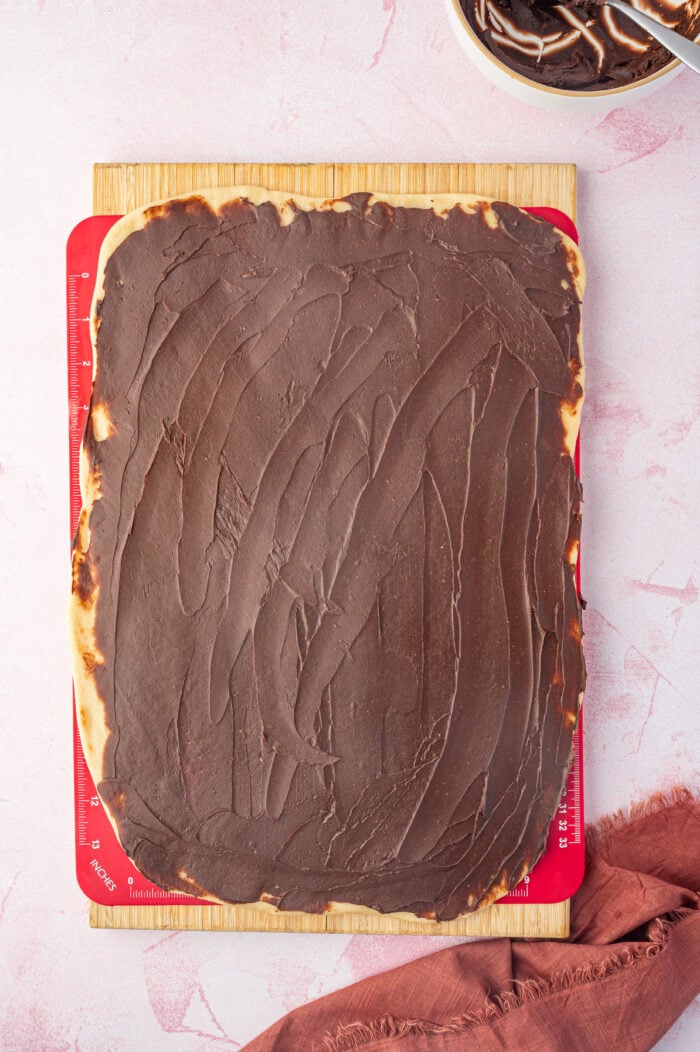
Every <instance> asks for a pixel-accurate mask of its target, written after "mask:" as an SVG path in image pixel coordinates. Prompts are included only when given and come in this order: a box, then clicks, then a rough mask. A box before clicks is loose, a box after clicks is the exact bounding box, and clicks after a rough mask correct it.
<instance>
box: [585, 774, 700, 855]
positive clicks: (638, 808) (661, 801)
mask: <svg viewBox="0 0 700 1052" xmlns="http://www.w3.org/2000/svg"><path fill="white" fill-rule="evenodd" d="M683 804H685V805H686V806H687V807H698V806H700V793H694V792H693V791H692V790H691V789H688V788H687V787H686V786H683V785H676V786H674V787H673V788H672V789H668V790H667V791H666V792H659V793H654V794H653V795H652V796H650V797H648V798H647V799H646V800H643V801H639V802H638V803H633V804H631V805H630V806H629V807H626V808H624V809H620V810H619V811H613V813H612V814H611V815H605V816H604V817H603V818H601V819H600V821H599V822H596V823H595V825H589V826H586V849H587V853H588V854H589V855H590V854H592V853H593V852H596V853H601V852H604V851H605V848H606V846H607V844H608V842H609V840H610V838H611V837H612V836H614V835H615V833H619V832H620V830H621V829H624V828H626V827H629V826H633V825H634V824H635V822H639V821H641V819H643V818H648V817H649V816H650V815H656V814H658V813H659V812H660V811H667V810H669V809H670V808H672V807H679V806H680V805H683Z"/></svg>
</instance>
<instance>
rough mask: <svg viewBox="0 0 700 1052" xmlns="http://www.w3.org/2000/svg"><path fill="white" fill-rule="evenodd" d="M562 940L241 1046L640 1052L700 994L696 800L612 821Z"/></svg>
mask: <svg viewBox="0 0 700 1052" xmlns="http://www.w3.org/2000/svg"><path fill="white" fill-rule="evenodd" d="M587 855H588V858H587V867H586V876H585V879H584V882H583V885H582V886H581V889H580V890H579V891H578V892H577V894H576V895H575V896H574V899H573V901H572V914H571V936H570V939H569V940H568V941H567V942H553V941H552V942H545V941H542V942H539V941H526V940H518V939H497V940H491V941H481V942H470V943H461V944H458V945H456V946H453V947H449V948H448V949H446V950H441V951H440V952H438V953H434V954H430V955H429V956H427V957H422V958H420V959H419V960H417V961H413V962H411V963H410V964H406V965H403V966H402V967H400V968H394V969H392V970H391V971H389V972H385V973H383V974H381V975H377V976H374V977H372V978H370V979H365V980H363V981H362V982H359V983H355V984H353V985H352V986H349V987H346V988H345V989H343V990H338V991H337V992H336V993H334V994H330V995H329V996H327V997H323V998H321V999H320V1000H318V1001H314V1002H312V1003H310V1004H308V1005H304V1006H303V1007H302V1008H298V1009H297V1010H296V1011H294V1012H291V1013H290V1014H289V1015H287V1016H285V1017H284V1018H283V1019H281V1020H280V1021H279V1022H277V1023H276V1024H275V1025H274V1026H272V1027H271V1028H270V1029H269V1030H267V1031H265V1033H264V1034H262V1035H261V1036H260V1037H258V1038H256V1039H255V1040H254V1041H252V1042H250V1043H249V1044H248V1045H246V1052H297V1050H299V1052H345V1050H346V1049H356V1048H362V1049H364V1048H368V1049H370V1048H371V1050H372V1052H388V1050H389V1049H391V1050H397V1052H424V1050H425V1052H458V1050H464V1049H469V1050H471V1049H474V1050H478V1052H482V1050H483V1052H495V1050H499V1052H503V1050H504V1049H505V1050H514V1052H607V1050H609V1049H615V1050H616V1052H642V1050H646V1049H650V1048H652V1047H653V1046H654V1044H655V1043H656V1042H657V1041H658V1040H659V1039H660V1038H661V1037H662V1035H663V1034H664V1033H665V1032H666V1031H667V1030H668V1029H669V1027H670V1026H671V1025H672V1024H673V1023H674V1022H675V1020H676V1019H677V1018H678V1016H679V1015H680V1014H681V1012H682V1011H683V1010H684V1008H686V1006H687V1005H688V1004H689V1003H690V1002H691V1001H692V999H693V998H694V997H695V996H696V995H697V994H698V993H699V992H700V894H699V892H700V801H699V800H698V798H696V797H694V795H693V794H692V793H690V792H689V791H688V790H683V789H677V790H675V791H674V792H673V793H671V794H669V795H667V796H657V797H654V798H653V799H652V800H650V801H649V802H648V803H646V804H644V805H639V806H635V807H634V808H633V809H632V810H631V812H630V814H629V815H627V816H623V815H620V814H617V815H614V816H613V817H612V818H607V819H604V820H603V821H602V822H601V823H600V824H599V825H598V826H597V827H596V828H594V829H589V831H588V837H587Z"/></svg>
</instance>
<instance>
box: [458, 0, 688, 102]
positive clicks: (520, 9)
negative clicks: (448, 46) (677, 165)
mask: <svg viewBox="0 0 700 1052" xmlns="http://www.w3.org/2000/svg"><path fill="white" fill-rule="evenodd" d="M460 2H461V4H462V7H463V9H464V12H465V15H466V16H467V19H468V20H469V23H470V25H471V26H472V28H473V29H474V31H475V32H476V34H477V36H478V37H479V39H480V40H481V41H482V42H483V43H484V44H485V45H486V47H487V48H488V49H489V51H491V52H492V53H493V54H494V55H495V56H496V58H498V59H500V60H501V62H503V63H505V65H506V66H509V67H510V68H511V69H513V70H515V72H517V73H520V74H522V75H523V76H525V77H528V78H529V79H530V80H536V81H538V82H539V83H541V84H547V85H549V86H550V87H554V88H566V89H575V90H576V89H577V90H580V91H601V90H604V89H609V88H617V87H622V86H623V85H625V84H630V83H632V82H634V81H636V80H640V79H641V78H643V77H648V76H650V75H651V74H652V73H656V72H657V71H658V70H660V69H663V67H664V66H666V65H668V63H669V62H671V61H673V56H672V55H670V54H669V52H668V51H667V50H666V49H665V48H664V47H662V46H661V45H660V44H659V43H657V41H655V40H652V38H651V37H650V36H649V35H648V34H647V33H645V32H644V30H642V29H640V28H639V27H638V26H636V25H635V24H634V23H633V22H631V21H630V20H629V19H628V18H625V16H624V15H622V14H620V13H618V12H617V11H616V10H614V9H613V8H612V7H609V6H608V5H607V4H604V3H602V2H601V0H580V2H579V0H573V2H572V0H565V2H563V3H560V4H558V3H556V2H553V0H460ZM629 2H630V4H631V6H632V7H636V8H637V9H638V10H639V11H642V12H644V13H645V14H648V15H649V16H650V17H652V18H655V19H657V21H659V22H660V23H661V24H662V25H664V26H668V27H669V28H670V29H674V30H676V32H678V33H682V34H683V35H684V36H687V37H688V38H689V39H691V40H693V39H695V37H696V36H697V34H698V32H700V0H629Z"/></svg>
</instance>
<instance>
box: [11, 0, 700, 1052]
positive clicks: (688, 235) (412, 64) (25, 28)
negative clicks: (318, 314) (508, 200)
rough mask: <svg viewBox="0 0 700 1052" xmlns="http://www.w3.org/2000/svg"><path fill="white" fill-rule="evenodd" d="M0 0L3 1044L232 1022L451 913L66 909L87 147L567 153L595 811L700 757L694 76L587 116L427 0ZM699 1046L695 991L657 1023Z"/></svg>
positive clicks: (212, 1038) (218, 152) (229, 1027)
mask: <svg viewBox="0 0 700 1052" xmlns="http://www.w3.org/2000/svg"><path fill="white" fill-rule="evenodd" d="M0 7H1V10H2V22H3V31H2V59H3V61H2V63H0V98H2V99H3V105H2V107H1V108H0V168H1V170H2V175H3V180H2V190H3V194H4V200H5V210H4V214H3V235H4V236H3V252H2V256H1V257H0V287H1V288H2V290H3V299H4V310H3V312H2V316H1V317H0V339H1V341H2V349H3V353H2V358H1V359H0V363H1V364H0V370H1V371H2V372H1V377H0V541H1V542H2V553H3V556H2V560H1V561H0V596H2V599H3V602H2V605H1V608H0V638H2V640H3V644H2V647H1V648H0V661H1V662H2V665H1V671H2V675H1V677H0V683H2V704H0V751H1V754H2V755H1V756H0V843H1V844H2V845H3V847H2V850H1V851H0V1048H2V1049H3V1050H4V1049H8V1050H12V1052H25V1050H26V1052H29V1050H31V1052H42V1050H64V1049H65V1050H68V1049H78V1050H80V1052H93V1050H94V1052H111V1050H113V1049H141V1048H148V1049H150V1050H153V1049H161V1048H163V1049H173V1050H182V1052H202V1050H207V1049H214V1048H216V1049H226V1048H231V1049H235V1048H237V1047H239V1046H240V1045H242V1044H243V1043H244V1042H245V1041H247V1040H248V1039H249V1038H251V1037H253V1036H254V1035H255V1034H256V1033H258V1032H259V1031H260V1030H262V1029H263V1028H264V1027H266V1026H267V1025H268V1024H269V1023H271V1022H272V1021H273V1020H274V1019H275V1018H276V1017H277V1016H279V1015H280V1014H281V1013H283V1012H284V1011H286V1010H287V1009H289V1008H292V1007H293V1006H294V1005H296V1004H299V1003H301V1002H303V1001H306V1000H308V999H309V998H311V997H315V996H317V995H319V994H322V993H324V992H325V991H328V990H331V989H335V988H337V987H339V986H341V985H344V984H346V983H349V982H351V981H353V980H354V979H357V978H361V977H362V976H365V975H369V974H372V973H374V972H377V971H380V970H382V969H385V968H388V967H391V966H392V965H395V964H398V963H401V962H403V961H406V960H409V959H411V958H413V957H417V956H419V955H421V954H424V953H426V952H429V951H430V950H434V949H438V948H440V947H441V946H443V945H446V944H447V942H448V941H449V940H446V939H436V940H430V939H426V938H400V939H396V938H391V937H386V938H362V937H357V938H351V937H349V936H329V937H325V936H301V935H299V936H286V935H256V934H236V933H231V934H222V935H215V936H208V935H201V934H196V933H192V934H158V933H149V932H94V931H90V930H89V929H88V927H87V918H86V906H85V901H84V899H83V898H82V896H81V894H80V892H79V891H78V888H77V886H76V884H75V882H74V878H73V844H72V836H73V829H72V811H71V802H72V801H71V770H72V768H71V755H70V748H71V743H70V711H69V706H68V700H69V687H68V683H69V675H70V672H69V662H68V654H67V646H66V631H65V627H64V624H65V608H66V585H67V570H68V566H67V552H66V545H65V537H66V532H67V501H66V486H67V441H66V408H65V405H66V403H65V397H66V396H65V364H64V299H63V253H64V245H65V238H66V236H67V233H68V232H69V230H70V229H71V227H72V226H73V224H74V222H75V221H76V220H77V219H78V218H80V217H81V216H83V215H84V214H86V213H87V212H89V210H90V204H91V168H90V166H91V164H92V162H93V161H95V160H106V161H107V160H142V161H147V160H188V161H206V160H229V159H230V160H251V161H253V160H271V161H273V160H280V161H282V160H294V161H305V160H435V161H459V160H465V161H467V160H468V161H517V160H529V161H553V160H559V161H562V160H565V161H575V162H576V163H577V164H578V165H579V166H580V172H579V174H580V211H579V226H580V230H581V235H582V247H583V250H584V253H585V255H586V259H587V263H588V270H589V289H588V299H587V305H586V314H585V318H586V321H585V325H586V352H587V363H588V374H589V380H588V403H587V406H586V415H585V424H584V426H585V428H586V443H585V459H584V465H583V473H584V485H585V495H586V504H585V537H584V546H585V547H584V551H585V562H584V592H585V594H586V597H587V599H588V602H589V607H588V611H587V617H586V631H587V644H588V660H589V665H590V686H589V691H588V696H587V702H586V704H587V713H588V723H587V783H586V787H587V808H588V814H589V816H590V817H592V818H595V817H596V816H598V815H600V814H602V813H603V812H606V811H609V810H611V809H613V808H615V807H618V806H623V805H625V804H627V803H628V802H629V801H630V799H631V798H634V797H639V796H640V795H644V794H645V793H647V792H649V791H651V790H654V789H658V788H664V787H666V786H670V785H671V784H672V783H674V782H677V781H685V782H692V783H697V781H698V771H697V765H696V764H697V749H696V747H694V744H693V742H694V739H695V741H697V738H698V731H699V730H700V726H699V724H698V706H697V687H696V675H695V659H696V653H697V645H696V640H697V638H698V634H699V630H700V619H699V617H698V613H699V610H700V606H699V604H698V587H699V586H700V571H699V569H698V562H697V554H696V553H697V549H698V541H699V540H700V537H698V526H697V521H696V519H697V512H698V499H697V492H698V483H699V482H700V477H699V474H698V462H699V453H700V450H699V448H698V428H697V424H696V419H697V416H698V410H699V408H700V371H699V369H698V364H697V363H698V357H697V346H698V335H699V324H698V321H699V319H698V314H697V302H698V288H697V274H698V266H699V264H700V256H699V252H698V244H699V238H698V234H699V233H700V231H699V230H698V197H697V189H696V187H697V161H698V126H699V125H698V109H699V107H698V103H699V101H700V91H699V90H698V89H699V87H700V82H698V80H697V79H696V78H694V77H693V76H692V74H690V73H686V72H684V73H681V74H680V76H679V77H677V78H676V79H675V80H673V81H672V82H671V83H670V84H669V85H667V86H666V87H664V88H662V89H661V90H660V91H659V92H658V93H657V94H656V95H654V96H652V97H651V98H649V99H648V100H643V101H642V102H640V103H636V104H634V105H632V106H631V107H629V108H627V109H618V110H615V111H613V112H612V113H610V114H609V115H607V116H604V117H601V116H600V115H592V116H583V117H581V116H579V117H571V116H560V115H545V114H543V113H541V112H540V111H538V110H535V109H530V108H528V107H527V106H525V105H523V104H521V103H518V102H516V101H514V100H512V99H510V98H509V97H507V96H505V95H503V94H502V93H501V92H500V91H499V90H498V89H497V88H496V87H494V86H492V85H491V84H490V83H489V82H488V81H486V80H484V79H483V78H482V77H481V76H480V75H479V74H478V73H477V72H476V71H475V70H474V69H472V68H471V66H470V65H469V63H468V60H467V59H466V57H465V56H464V54H463V52H462V51H461V49H460V48H459V46H458V45H457V43H456V42H455V40H454V39H453V37H452V33H451V30H450V27H449V25H448V23H447V20H446V16H445V13H444V7H443V2H442V0H362V3H358V2H357V0H326V2H324V3H316V2H311V0H288V2H286V3H285V2H278V0H259V2H257V3H254V4H253V3H250V2H249V0H227V2H220V3H213V2H210V3H208V4H207V5H198V4H193V3H191V0H190V2H187V3H184V2H182V0H171V2H169V3H168V4H161V3H158V4H157V3H154V2H153V0H142V2H140V3H137V2H135V0H124V2H122V3H120V4H114V3H111V2H107V0H95V2H94V3H91V4H87V3H81V2H79V0H62V2H61V3H58V2H52V0H45V2H43V3H40V2H34V3H31V2H29V0H26V2H23V3H5V4H2V5H0ZM205 8H206V11H207V14H206V16H205V15H204V13H203V12H204V10H205ZM360 12H361V13H360ZM694 764H695V766H694ZM698 1046H700V1012H699V1011H698V1008H697V1005H696V1006H694V1009H693V1008H691V1009H690V1010H689V1011H688V1012H687V1013H686V1014H685V1016H684V1017H683V1018H682V1019H681V1020H680V1021H679V1023H678V1024H677V1025H676V1027H675V1028H674V1030H673V1031H672V1032H671V1033H670V1034H669V1035H667V1037H666V1038H665V1039H664V1041H663V1042H662V1043H661V1046H659V1047H661V1048H662V1049H665V1050H666V1052H670V1050H685V1049H689V1048H693V1047H698Z"/></svg>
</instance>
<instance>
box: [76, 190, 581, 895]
mask: <svg viewBox="0 0 700 1052" xmlns="http://www.w3.org/2000/svg"><path fill="white" fill-rule="evenodd" d="M529 211H533V212H535V213H537V214H540V215H542V216H543V218H547V219H549V220H550V221H554V222H555V223H556V224H557V225H559V226H561V227H562V228H563V229H564V230H565V232H566V233H568V234H573V235H575V228H574V227H573V224H572V223H571V222H570V220H568V219H567V217H566V216H564V215H563V214H561V213H557V212H556V211H555V210H552V209H535V208H533V209H529ZM118 218H119V217H118V216H114V215H110V216H92V217H90V218H88V219H85V220H83V222H81V223H79V224H78V226H76V227H75V229H74V230H73V232H72V233H71V235H70V238H69V240H68V245H67V258H66V263H67V275H66V281H67V288H66V293H67V311H68V319H67V320H68V399H69V453H70V529H71V537H73V536H74V534H75V531H76V529H77V525H78V518H79V515H80V509H81V503H82V501H81V494H80V443H81V439H82V435H83V429H84V426H85V419H86V416H87V412H88V408H89V403H90V395H91V391H92V375H93V349H92V340H91V337H90V310H91V304H92V296H93V291H94V287H95V275H96V270H97V260H98V255H99V249H100V245H101V243H102V240H103V238H104V236H105V234H106V233H107V231H108V230H109V229H110V227H111V226H113V224H114V223H115V222H116V221H117V219H118ZM577 466H578V451H577ZM582 732H583V728H582V723H579V728H578V730H577V732H576V734H575V736H574V759H573V764H572V768H571V772H570V774H569V779H568V782H567V786H566V790H565V792H564V795H563V797H562V800H561V802H560V804H559V807H558V809H557V813H556V815H555V816H554V819H553V821H552V824H551V826H550V830H549V835H548V840H547V847H546V850H545V853H544V855H543V856H542V858H541V859H540V861H539V862H538V863H537V865H536V866H535V867H534V869H533V870H532V872H531V873H530V875H529V876H527V877H525V879H524V880H522V881H521V882H520V883H519V884H518V885H517V886H516V887H515V888H514V889H513V891H512V892H511V893H510V894H509V895H507V896H505V897H504V898H502V899H500V900H499V902H500V903H509V902H510V903H515V902H529V903H533V904H534V903H553V902H561V901H563V900H564V899H567V898H569V897H570V896H571V895H572V894H573V893H574V891H575V890H576V889H577V888H578V886H579V884H580V882H581V879H582V876H583V866H584V838H583V773H582V736H583V733H582ZM73 740H74V765H75V832H76V871H77V877H78V883H79V885H80V887H81V889H82V890H83V891H84V892H85V894H86V895H87V896H88V897H89V898H90V899H91V900H92V901H93V902H96V903H101V904H104V905H111V906H126V905H139V904H143V905H145V904H149V905H158V904H163V905H168V904H169V905H172V904H183V903H197V902H199V903H202V904H205V905H210V904H209V903H205V902H204V900H196V899H193V898H192V897H191V896H189V895H185V894H181V893H177V892H176V893H171V892H165V891H163V890H162V889H161V888H159V887H157V886H156V885H155V884H152V883H151V882H150V881H149V880H147V879H146V878H145V877H144V876H142V875H141V873H139V871H138V870H137V869H136V867H135V866H134V865H133V863H132V862H131V860H130V859H129V857H128V856H127V855H126V853H125V852H124V850H123V849H122V848H121V846H120V844H119V842H118V840H117V837H116V834H115V832H114V829H113V827H112V825H111V823H110V821H109V819H108V817H107V814H106V812H105V810H104V807H103V805H102V802H101V800H100V798H99V796H98V794H97V790H96V788H95V784H94V782H93V780H92V776H91V774H90V771H89V769H88V767H87V763H86V761H85V756H84V754H83V749H82V745H81V742H80V734H79V731H78V723H77V718H76V713H75V705H74V706H73Z"/></svg>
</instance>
